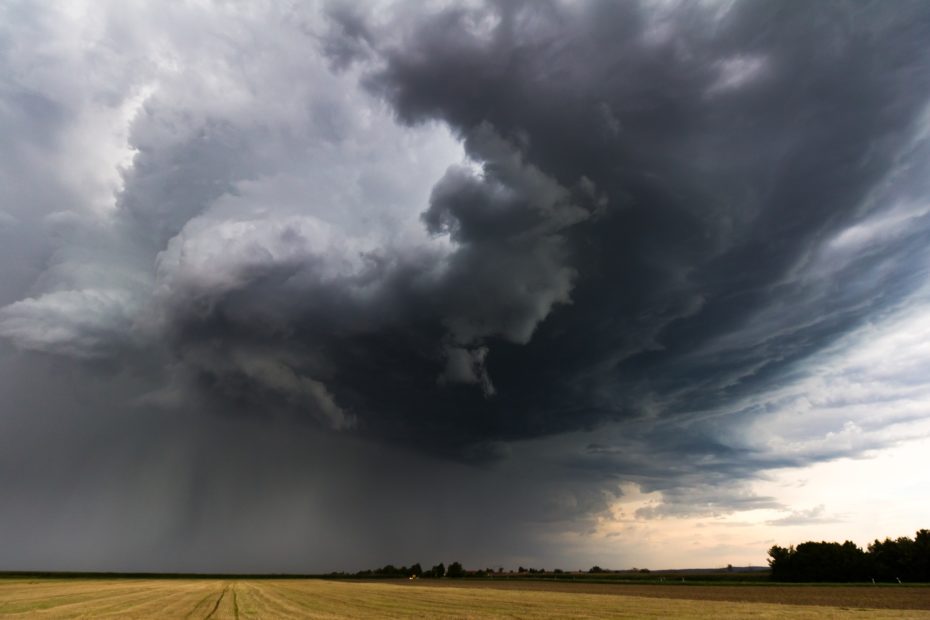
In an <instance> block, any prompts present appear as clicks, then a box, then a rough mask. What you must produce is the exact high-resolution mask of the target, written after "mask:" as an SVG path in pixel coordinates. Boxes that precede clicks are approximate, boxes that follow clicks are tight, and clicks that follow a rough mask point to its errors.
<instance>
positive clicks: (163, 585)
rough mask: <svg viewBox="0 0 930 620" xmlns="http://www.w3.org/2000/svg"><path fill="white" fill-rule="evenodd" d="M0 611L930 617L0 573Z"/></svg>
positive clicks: (735, 603) (839, 608) (451, 589)
mask: <svg viewBox="0 0 930 620" xmlns="http://www.w3.org/2000/svg"><path fill="white" fill-rule="evenodd" d="M774 601H786V602H791V603H792V604H781V603H777V602H774ZM799 603H803V604H799ZM0 617H4V618H85V617H86V618H107V617H110V618H215V619H220V618H276V619H277V618H411V617H416V618H499V617H509V618H668V617H676V618H715V619H716V620H725V619H730V618H733V619H735V618H817V619H822V618H888V619H891V618H895V619H897V618H926V619H928V620H930V588H920V587H917V588H884V587H878V588H871V589H870V588H867V587H861V586H859V587H855V586H853V587H815V586H811V587H803V586H802V587H790V586H785V587H777V586H776V587H763V586H732V587H731V586H649V585H629V586H625V585H620V584H617V585H613V584H610V585H603V586H602V585H599V584H565V583H562V584H558V583H556V584H549V583H541V582H526V583H511V582H505V583H489V582H473V583H467V582H465V583H456V584H452V585H450V584H449V582H448V581H443V582H438V583H425V582H423V583H397V582H395V583H361V582H345V581H322V580H303V579H301V580H298V579H282V580H271V579H240V580H221V579H217V580H211V579H109V580H108V579H34V578H33V579H12V578H7V579H0Z"/></svg>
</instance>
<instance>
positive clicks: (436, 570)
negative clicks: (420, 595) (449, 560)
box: [429, 562, 446, 578]
mask: <svg viewBox="0 0 930 620" xmlns="http://www.w3.org/2000/svg"><path fill="white" fill-rule="evenodd" d="M429 576H430V577H436V578H439V577H445V576H446V565H445V564H443V563H442V562H440V563H439V564H437V565H436V566H434V567H433V568H431V569H430V571H429Z"/></svg>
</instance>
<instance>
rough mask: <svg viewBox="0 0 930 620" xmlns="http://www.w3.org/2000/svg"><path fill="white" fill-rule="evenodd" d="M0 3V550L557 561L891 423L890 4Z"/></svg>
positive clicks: (899, 417)
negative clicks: (623, 523)
mask: <svg viewBox="0 0 930 620" xmlns="http://www.w3.org/2000/svg"><path fill="white" fill-rule="evenodd" d="M2 15H3V18H2V19H0V22H2V23H3V24H4V26H2V27H0V28H2V29H0V70H2V72H3V75H4V76H5V77H4V79H3V82H2V86H0V101H2V103H3V105H2V107H0V132H2V135H3V136H4V140H3V143H4V146H3V147H2V149H0V179H2V182H3V184H4V187H6V188H8V190H6V191H5V192H4V193H5V198H4V199H3V202H2V203H0V255H2V257H3V258H2V260H3V264H4V266H3V268H2V270H0V302H2V304H3V305H2V307H0V337H2V338H3V344H2V345H0V346H2V347H3V348H0V356H2V368H3V374H4V381H3V386H4V387H3V390H4V395H5V399H6V400H7V404H6V405H5V406H4V410H5V413H4V418H3V422H2V424H3V426H4V429H5V431H4V435H5V437H6V438H7V440H6V442H7V443H8V445H6V447H5V455H4V456H5V458H3V459H2V460H0V468H2V469H0V473H2V475H0V484H2V485H3V487H2V488H3V489H4V492H5V493H6V494H7V495H8V496H10V497H15V498H18V499H19V501H18V502H14V503H13V504H10V506H12V507H8V508H6V509H4V510H3V511H2V512H0V515H2V516H0V523H6V524H7V526H8V527H7V528H6V530H7V531H12V532H16V533H17V536H19V537H21V538H22V539H23V540H27V541H29V540H32V539H33V538H34V537H35V536H37V535H38V532H39V531H40V530H41V528H46V529H47V530H50V531H54V532H55V533H56V534H55V536H52V537H51V538H48V539H47V540H49V541H52V542H49V543H48V545H46V546H40V547H34V546H30V545H28V544H27V545H25V546H23V547H13V548H14V549H16V550H17V551H16V553H14V554H13V555H12V556H11V557H12V558H13V560H11V561H17V558H22V561H23V562H25V563H27V564H29V567H36V568H42V567H44V565H43V564H42V563H43V562H50V563H52V564H55V566H50V567H51V568H55V567H65V568H67V567H73V566H76V565H75V564H74V560H73V558H76V557H85V558H89V559H87V560H86V563H85V564H81V566H80V567H91V568H96V567H99V568H108V567H110V566H112V567H114V568H136V569H145V568H147V567H154V568H164V569H169V570H173V569H175V567H177V570H182V569H189V570H201V569H209V570H222V567H224V566H230V567H233V568H232V570H253V569H254V570H277V568H276V567H282V568H280V569H281V570H321V569H330V568H352V567H354V566H356V565H364V564H366V563H372V564H375V563H379V562H381V563H384V562H387V561H391V562H395V563H396V562H399V561H407V559H404V558H399V557H397V554H399V553H402V552H404V549H410V550H413V551H414V552H416V553H420V554H422V555H419V556H417V557H419V558H421V559H423V560H425V561H427V562H429V561H433V560H432V559H427V558H426V557H425V556H426V555H427V554H430V553H433V554H435V555H437V556H440V555H441V554H443V553H446V554H456V553H458V554H460V555H462V558H463V559H466V560H468V561H474V562H487V563H498V562H501V561H508V560H510V559H521V560H523V561H526V562H530V561H532V560H533V559H534V558H537V559H540V560H551V561H557V559H558V558H560V557H571V558H573V559H574V558H576V557H577V558H578V561H585V558H586V557H587V556H583V554H582V553H581V552H577V553H576V554H575V555H571V553H574V552H570V551H569V550H568V548H567V547H566V546H565V545H567V544H568V543H566V542H565V540H568V538H564V537H565V536H572V535H576V534H578V533H581V532H585V531H589V530H590V529H591V528H592V527H595V526H594V524H595V523H597V522H598V519H601V518H604V515H605V514H608V513H609V512H610V510H611V508H610V507H611V505H612V504H613V503H615V502H616V501H618V500H619V499H621V498H622V497H623V495H624V490H623V489H624V488H628V487H625V486H624V485H628V484H634V485H636V488H637V489H638V490H639V492H642V493H645V494H654V493H659V494H661V498H662V499H661V502H659V503H654V504H650V505H648V506H642V507H640V508H638V509H636V510H635V514H634V518H635V519H638V520H641V521H648V520H654V519H674V518H685V517H692V516H702V515H707V516H713V515H721V514H723V515H728V514H734V513H741V512H745V511H751V510H771V511H779V510H780V511H782V514H783V515H785V516H781V517H778V518H770V519H769V520H768V522H769V523H770V524H774V525H790V524H792V523H795V522H799V521H805V522H828V521H830V519H828V518H826V517H825V516H824V515H827V514H832V512H831V510H830V507H824V506H822V505H821V506H817V507H816V509H814V508H797V507H789V506H785V505H784V504H783V503H782V502H780V501H779V500H778V499H777V498H774V497H771V496H768V495H764V494H760V493H757V492H756V491H754V490H753V488H752V482H753V481H754V480H757V479H759V478H760V477H763V476H764V475H765V472H767V471H769V470H773V469H776V468H803V467H806V466H810V465H812V464H815V463H820V462H828V461H833V460H836V459H839V458H845V457H851V458H858V457H862V456H864V455H867V454H870V453H871V452H870V451H874V450H880V449H884V448H888V447H892V446H894V445H897V444H898V443H900V442H904V441H908V440H912V439H916V438H919V437H925V436H927V431H928V429H927V428H926V424H925V421H926V419H927V418H926V412H927V409H926V405H925V403H930V393H926V392H927V391H926V388H925V386H924V383H923V377H924V376H925V374H924V371H925V370H926V369H927V368H928V366H930V359H927V357H926V355H925V352H924V351H923V349H921V348H920V343H921V342H926V340H925V337H926V335H927V329H926V326H925V325H924V322H923V321H922V319H921V316H923V311H924V309H925V308H926V305H927V301H928V296H927V289H926V285H927V274H928V272H927V267H928V265H930V256H928V250H927V248H928V247H930V244H928V241H930V239H928V233H930V206H928V203H927V198H926V196H927V195H928V191H927V190H928V189H930V188H928V187H927V180H926V179H927V178H930V177H928V176H927V174H926V171H927V165H928V164H930V160H928V156H930V151H928V144H927V130H928V121H927V119H928V117H927V105H928V103H930V64H928V61H930V58H928V57H927V56H928V52H927V51H926V44H925V43H926V41H927V40H928V37H930V8H928V7H927V6H926V5H925V4H924V3H921V2H898V3H894V4H887V3H875V4H862V5H859V4H853V5H850V4H848V3H841V2H835V3H834V2H823V3H817V4H790V5H788V4H778V3H771V4H762V3H750V2H742V3H740V2H737V3H715V2H708V3H655V2H640V3H634V2H628V3H615V2H591V3H580V4H573V3H562V2H479V3H463V4H454V5H448V6H442V5H436V6H433V5H429V6H428V7H425V6H423V5H421V4H419V3H402V2H401V3H390V4H382V5H377V6H375V5H372V6H357V5H354V4H351V3H343V4H340V3H335V4H328V5H324V6H315V5H314V6H307V7H291V8H283V7H278V6H275V5H267V6H266V5H262V4H259V5H256V6H255V7H254V10H248V11H247V10H244V9H241V8H237V7H234V6H228V5H218V6H213V5H205V6H200V7H194V6H175V7H170V8H167V9H165V10H161V9H160V10H158V11H155V10H154V9H152V8H150V7H145V6H144V5H139V6H136V5H126V6H123V5H120V4H107V3H104V4H103V5H101V7H99V8H94V9H90V8H86V10H82V9H80V8H77V9H75V10H74V11H73V12H70V13H69V12H68V11H65V10H64V9H63V8H59V9H47V10H46V9H40V8H37V7H32V6H29V5H28V4H19V3H15V2H14V3H9V4H7V5H6V6H5V7H4V8H3V9H2ZM40 40H44V41H50V42H52V43H54V44H49V45H46V46H43V45H39V44H38V43H36V41H40ZM915 343H916V344H915ZM890 357H894V358H895V359H896V363H895V368H896V369H897V370H896V371H895V372H886V373H882V372H880V371H879V370H877V364H879V363H881V364H888V363H889V358H890ZM915 403H916V404H915ZM53 427H60V428H64V429H80V430H73V431H67V432H65V431H63V432H62V433H60V434H59V433H52V432H51V431H49V430H48V429H49V428H53ZM43 429H44V430H43ZM103 437H113V438H114V439H113V441H112V442H107V441H105V440H104V439H101V438H103ZM10 438H16V439H10ZM101 442H102V443H101ZM98 443H101V446H102V447H100V446H98ZM39 444H41V445H42V446H43V448H42V453H43V454H55V455H56V456H55V457H54V458H51V457H49V458H51V460H50V461H49V462H48V463H46V462H43V461H42V459H41V458H40V457H37V456H35V454H34V453H33V452H32V451H31V450H29V448H30V447H36V448H38V446H39ZM95 451H96V452H95ZM89 454H100V456H99V459H100V460H95V458H89V457H88V455H89ZM75 463H83V464H84V465H83V466H84V467H86V468H87V471H88V473H87V476H86V477H85V478H83V479H82V480H81V481H77V480H75V479H72V478H70V477H69V475H70V474H69V475H65V474H60V473H59V468H61V469H62V470H65V469H69V468H72V467H73V466H74V464H75ZM324 470H325V471H326V472H327V473H325V474H324V473H323V471H324ZM398 472H405V473H404V474H400V473H398ZM411 472H419V473H414V474H411ZM64 489H69V490H70V491H69V492H70V493H71V496H70V497H71V498H70V499H69V500H68V501H67V507H68V510H72V511H74V512H73V521H74V523H77V524H78V525H76V526H75V527H78V528H79V529H80V528H83V530H81V531H84V532H85V539H86V540H89V541H98V540H103V539H106V538H107V537H108V536H110V535H112V536H113V537H114V540H118V542H114V543H113V544H112V545H110V546H107V545H103V546H102V550H101V551H100V552H99V554H97V555H94V554H91V555H90V556H87V555H86V550H84V549H82V548H80V546H79V545H78V546H73V543H68V542H66V539H67V538H68V536H67V535H66V534H65V533H64V532H65V530H62V529H61V528H62V526H61V524H60V522H52V521H53V520H49V518H47V517H42V518H39V519H38V522H39V523H40V524H41V525H39V526H34V525H32V524H33V523H35V522H36V521H35V519H36V518H37V515H49V514H52V513H54V512H55V511H56V510H57V508H56V507H60V506H61V503H60V502H61V500H60V499H59V498H60V493H61V492H63V490H64ZM145 489H150V490H151V491H152V493H153V496H154V497H157V498H160V499H161V503H160V504H159V505H158V507H157V509H156V508H152V507H150V506H148V504H147V502H148V501H150V500H149V499H147V495H146V493H145V492H144V490H145ZM514 489H520V492H519V493H514ZM152 501H154V500H152ZM233 505H237V506H245V508H242V509H240V510H239V511H236V512H234V513H228V512H225V508H226V507H229V506H233ZM99 506H110V507H113V506H116V507H122V508H124V509H125V512H124V513H119V511H118V510H117V511H116V514H122V518H124V519H138V518H140V516H139V515H143V514H145V513H146V512H147V511H151V510H154V511H155V512H154V513H153V514H155V515H157V516H151V517H149V519H150V523H151V527H152V531H151V532H149V534H150V535H147V536H148V537H144V536H143V537H142V538H140V539H138V540H136V539H134V537H133V530H132V528H128V529H125V530H120V529H117V530H116V531H115V533H114V532H113V531H111V532H110V533H108V527H109V526H107V525H106V524H108V523H110V521H108V520H107V517H104V516H100V515H102V514H104V513H106V510H103V509H101V508H99ZM437 506H442V507H443V508H442V509H437V508H436V507H437ZM92 507H96V508H92ZM491 507H493V508H494V511H492V512H491V513H489V509H490V508H491ZM434 509H435V510H434ZM95 510H99V511H100V512H95ZM68 514H72V513H68ZM117 521H119V519H117ZM492 523H494V524H497V528H498V530H499V531H497V532H496V533H495V534H494V535H487V534H481V532H487V531H488V528H491V527H492V526H491V524H492ZM210 524H214V525H213V526H215V527H216V531H217V533H216V534H215V535H210V536H208V535H207V534H205V533H204V532H206V530H207V529H208V528H209V527H211V525H210ZM275 524H277V525H275ZM282 524H284V525H282ZM281 528H283V530H282V529H281ZM366 528H373V529H371V531H370V532H369V533H368V534H366V535H365V536H363V537H361V538H358V539H357V541H358V542H357V544H355V545H350V547H351V549H350V550H349V551H346V550H345V549H344V548H342V547H339V546H338V545H329V543H327V542H326V541H325V540H323V539H320V538H314V537H313V536H312V535H311V534H310V532H313V531H317V530H327V531H333V532H338V533H339V536H334V539H335V538H339V537H343V538H352V537H353V536H357V532H359V531H363V530H365V529H366ZM248 530H251V531H253V534H252V535H246V536H244V538H243V537H242V536H240V534H239V533H240V532H243V531H248ZM67 531H68V532H70V531H71V530H67ZM281 531H285V532H289V533H290V537H291V538H293V539H295V540H299V541H301V542H300V543H299V544H297V543H294V544H295V545H296V548H299V549H301V550H303V551H305V552H306V553H307V554H308V555H312V554H313V553H317V556H316V557H315V558H314V559H312V560H311V559H307V558H301V559H294V558H293V557H290V556H288V555H287V554H288V551H287V550H288V549H289V548H291V547H289V545H288V543H286V542H284V541H283V540H279V538H278V537H280V536H283V535H282V534H281V533H280V532H281ZM353 532H355V533H354V534H353ZM417 532H421V533H424V532H426V533H431V534H430V536H426V534H423V537H422V538H417ZM462 532H470V533H471V534H469V535H471V536H472V537H474V538H476V539H479V540H480V542H479V543H476V544H474V545H470V546H469V545H465V544H460V543H456V542H455V541H456V540H460V539H462V540H464V539H467V538H468V536H469V535H466V534H463V533H462ZM516 532H521V534H520V535H519V536H516V535H515V533H516ZM878 534H883V533H878ZM211 536H213V537H211ZM227 536H237V537H239V538H243V542H241V543H239V545H240V546H239V547H236V548H234V549H232V550H231V551H230V552H229V557H226V556H223V557H220V556H217V557H215V558H214V559H213V560H211V561H210V562H201V561H200V560H198V555H197V553H199V552H200V551H203V550H204V549H207V548H209V547H211V545H215V544H219V543H218V542H217V541H219V540H221V539H225V538H226V537H227ZM559 536H562V537H563V538H559ZM379 540H380V541H382V542H378V541H379ZM385 540H391V541H397V542H396V544H395V543H384V542H383V541H385ZM192 541H194V542H193V543H192ZM457 544H458V546H456V545H457ZM55 545H58V546H59V548H62V549H65V551H62V555H61V558H64V559H62V560H61V561H58V560H55V551H54V549H55ZM146 545H148V546H146ZM183 545H189V546H190V549H191V551H189V552H186V553H185V552H181V551H174V550H176V549H180V548H182V547H183ZM404 545H406V547H404ZM502 546H503V547H505V548H503V550H502V551H500V554H501V555H502V556H504V557H502V558H501V559H497V558H496V557H492V556H493V553H492V550H493V549H495V548H498V549H501V548H502ZM37 549H38V550H37ZM158 549H169V550H170V551H167V552H164V553H162V552H160V551H158ZM366 549H367V551H366ZM198 550H200V551H198ZM43 554H45V555H43ZM81 554H85V555H83V556H82V555H81ZM137 554H141V555H142V556H146V555H147V554H152V556H151V557H152V558H153V559H152V560H151V562H150V563H148V564H147V563H146V562H145V561H144V560H136V559H133V558H136V557H137ZM468 554H471V555H468ZM566 554H568V555H566ZM388 556H390V557H388ZM466 556H468V557H466ZM410 559H413V558H410ZM440 559H442V557H436V558H435V561H439V560H440ZM56 562H57V564H56ZM0 568H7V567H0ZM9 568H18V566H10V567H9Z"/></svg>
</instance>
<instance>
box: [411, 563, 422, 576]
mask: <svg viewBox="0 0 930 620" xmlns="http://www.w3.org/2000/svg"><path fill="white" fill-rule="evenodd" d="M410 574H411V575H414V576H415V577H419V576H420V575H422V574H423V569H422V568H421V567H420V563H419V562H417V563H416V564H414V565H413V566H411V567H410Z"/></svg>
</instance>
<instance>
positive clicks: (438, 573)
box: [330, 562, 492, 579]
mask: <svg viewBox="0 0 930 620" xmlns="http://www.w3.org/2000/svg"><path fill="white" fill-rule="evenodd" d="M487 571H488V572H492V571H491V569H487ZM478 572H482V571H478ZM330 575H331V576H333V577H359V578H361V579H382V578H383V579H398V578H402V577H407V578H409V577H414V578H417V579H421V578H425V579H439V578H441V577H449V578H451V579H457V578H460V577H466V576H468V575H467V574H466V572H465V569H464V568H462V564H461V563H460V562H452V564H449V567H448V568H446V565H445V564H443V563H442V562H440V563H439V564H437V565H436V566H434V567H432V568H430V569H429V570H423V567H421V566H420V563H419V562H417V563H416V564H413V565H411V566H394V565H393V564H388V565H386V566H384V567H382V568H374V569H371V568H369V569H365V570H360V571H358V572H357V573H342V572H336V573H330Z"/></svg>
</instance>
